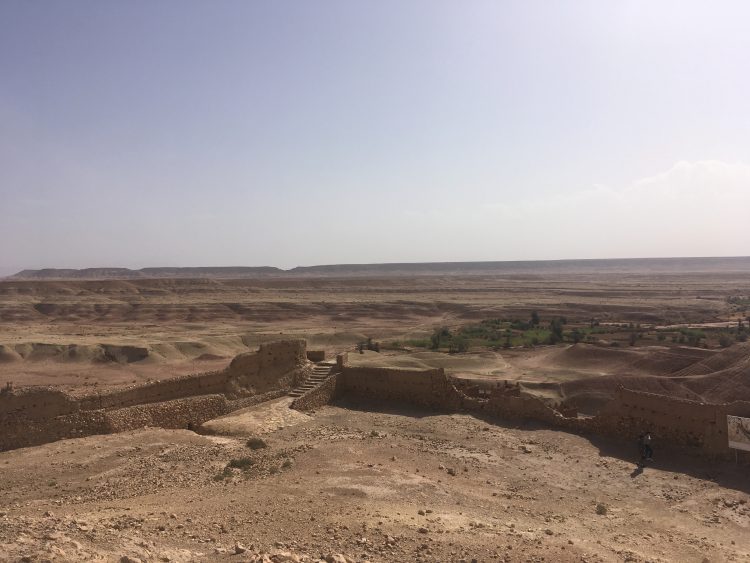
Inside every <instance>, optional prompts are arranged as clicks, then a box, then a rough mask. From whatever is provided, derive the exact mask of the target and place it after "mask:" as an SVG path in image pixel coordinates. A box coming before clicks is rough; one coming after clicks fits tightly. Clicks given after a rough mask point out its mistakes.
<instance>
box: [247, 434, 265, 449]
mask: <svg viewBox="0 0 750 563" xmlns="http://www.w3.org/2000/svg"><path fill="white" fill-rule="evenodd" d="M247 447H248V448H250V449H251V450H260V449H263V448H267V447H268V444H267V443H266V441H265V440H264V439H263V438H258V437H253V438H250V439H249V440H248V441H247Z"/></svg>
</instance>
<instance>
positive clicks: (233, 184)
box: [0, 0, 750, 273]
mask: <svg viewBox="0 0 750 563" xmlns="http://www.w3.org/2000/svg"><path fill="white" fill-rule="evenodd" d="M748 22H750V2H745V1H739V0H738V1H736V2H720V1H711V2H708V1H701V2H689V1H685V0H680V1H675V2H669V1H656V2H654V1H644V2H628V1H620V0H618V1H616V2H614V1H613V2H602V1H598V0H597V1H592V2H582V1H581V2H577V1H564V2H563V1H560V2H556V1H551V0H550V1H548V0H544V1H537V2H535V1H529V0H523V1H518V2H503V1H499V0H497V1H491V2H480V1H468V2H465V1H460V2H459V1H458V0H456V1H454V2H438V1H436V0H425V1H421V2H409V1H402V0H399V1H387V0H386V1H382V0H379V1H377V2H375V1H372V2H364V1H350V0H342V1H304V2H301V1H296V2H291V1H273V2H272V1H267V2H261V1H254V2H253V1H241V2H240V1H238V2H231V1H224V2H221V1H220V2H207V1H199V2H190V1H187V0H178V1H165V0H161V1H159V2H153V1H150V0H149V1H136V0H128V1H122V2H109V1H102V0H91V1H74V0H67V1H64V2H58V1H48V2H43V1H32V2H30V1H28V0H19V1H13V0H1V1H0V202H1V204H2V215H1V222H0V240H1V241H2V243H0V273H9V272H10V271H14V270H18V269H21V268H36V267H87V266H128V267H143V266H162V265H163V266H168V265H171V266H175V265H177V266H179V265H206V266H208V265H275V266H281V267H289V266H295V265H308V264H321V263H346V262H399V261H447V260H519V259H554V258H594V257H600V258H606V257H643V256H708V255H747V254H750V224H749V222H748V218H750V105H749V100H750V33H748Z"/></svg>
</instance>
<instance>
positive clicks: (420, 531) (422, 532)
mask: <svg viewBox="0 0 750 563" xmlns="http://www.w3.org/2000/svg"><path fill="white" fill-rule="evenodd" d="M429 531H430V530H428V529H427V528H425V527H424V526H422V527H421V528H419V529H418V530H417V532H419V533H420V534H427V533H429Z"/></svg>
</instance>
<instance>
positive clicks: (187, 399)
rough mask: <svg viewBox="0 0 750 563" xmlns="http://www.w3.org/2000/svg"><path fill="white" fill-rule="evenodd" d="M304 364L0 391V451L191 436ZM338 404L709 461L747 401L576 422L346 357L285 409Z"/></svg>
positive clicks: (298, 350) (514, 396)
mask: <svg viewBox="0 0 750 563" xmlns="http://www.w3.org/2000/svg"><path fill="white" fill-rule="evenodd" d="M310 366H311V364H310V363H309V360H308V357H307V354H306V343H305V341H304V340H289V341H281V342H274V343H270V344H264V345H261V347H260V349H259V350H258V351H257V352H252V353H246V354H241V355H239V356H237V357H236V358H234V360H233V361H232V363H231V364H230V365H229V366H228V367H227V368H226V369H224V370H221V371H215V372H208V373H202V374H197V375H190V376H185V377H178V378H175V379H169V380H166V381H160V382H155V383H149V384H145V385H138V386H133V387H130V388H125V389H119V390H115V391H106V392H102V393H95V394H90V395H87V396H84V397H81V398H75V397H72V396H70V395H68V394H66V393H64V392H62V391H59V390H54V389H49V388H43V389H23V390H19V391H12V390H5V391H4V392H3V393H2V394H0V450H6V449H12V448H18V447H24V446H32V445H37V444H42V443H46V442H50V441H53V440H58V439H62V438H72V437H80V436H88V435H91V434H106V433H110V432H120V431H123V430H129V429H134V428H139V427H143V426H160V427H163V428H196V429H197V428H198V427H199V426H200V425H201V424H202V423H203V422H205V421H207V420H210V419H213V418H216V417H219V416H221V415H224V414H227V413H229V412H231V411H234V410H237V409H240V408H243V407H246V406H250V405H252V404H255V403H258V402H261V401H266V400H269V399H272V398H276V397H280V396H282V395H285V394H287V393H288V392H289V391H290V390H291V389H292V388H293V387H295V386H297V385H299V384H300V383H301V382H303V381H305V380H306V379H307V378H308V376H309V373H310ZM474 391H477V392H474ZM341 397H345V398H347V399H350V400H353V401H365V402H368V403H380V404H407V405H413V406H418V407H420V408H426V409H431V410H435V411H442V412H473V413H477V414H481V415H485V416H489V417H494V418H497V419H504V420H529V421H538V422H542V423H545V424H548V425H551V426H555V427H559V428H564V429H567V430H570V431H573V432H584V433H593V434H598V435H606V436H609V437H613V438H616V439H619V440H625V441H631V442H632V441H633V440H634V439H635V437H636V436H637V435H638V434H639V433H641V432H643V431H644V430H646V429H648V430H650V431H651V432H652V433H653V434H654V435H655V436H657V437H658V439H659V441H660V443H663V444H665V445H667V444H668V445H671V446H677V447H682V448H686V449H689V450H692V451H695V452H699V453H703V454H709V455H716V456H726V455H728V454H729V453H730V450H729V447H728V441H727V418H726V417H727V415H736V416H750V402H743V401H736V402H732V403H725V404H707V403H699V402H695V401H689V400H685V399H676V398H671V397H666V396H663V395H656V394H651V393H644V392H638V391H632V390H628V389H625V388H622V387H621V388H619V389H618V391H617V393H616V396H615V398H614V399H613V400H612V401H610V402H609V403H608V404H606V405H605V407H604V408H603V409H602V410H601V411H600V412H599V413H598V414H597V415H596V416H578V415H577V413H575V412H570V411H564V412H561V411H558V410H555V409H554V408H552V407H551V406H549V405H548V404H547V403H545V402H544V401H542V400H540V399H538V398H536V397H533V396H529V395H525V394H523V393H521V392H520V388H518V387H516V386H514V385H511V386H508V385H498V386H497V387H495V388H492V389H489V390H482V392H479V391H478V390H475V389H471V388H470V387H468V388H467V387H466V386H465V385H461V383H460V382H459V381H457V380H453V379H451V378H450V377H448V376H446V374H445V372H444V371H443V370H442V369H428V370H415V369H400V368H378V367H356V366H350V365H348V362H347V356H346V355H345V354H343V355H339V356H338V357H337V361H336V365H335V367H334V368H333V369H332V372H331V375H330V376H329V377H327V379H325V380H324V381H322V383H320V384H319V385H316V386H315V387H313V388H312V389H311V390H309V391H307V392H305V393H304V394H303V395H302V396H300V397H298V398H296V399H295V400H294V401H293V402H292V404H291V406H292V407H293V408H295V409H298V410H308V411H309V410H313V409H316V408H319V407H321V406H323V405H326V404H328V403H330V402H332V401H334V400H336V399H337V398H341Z"/></svg>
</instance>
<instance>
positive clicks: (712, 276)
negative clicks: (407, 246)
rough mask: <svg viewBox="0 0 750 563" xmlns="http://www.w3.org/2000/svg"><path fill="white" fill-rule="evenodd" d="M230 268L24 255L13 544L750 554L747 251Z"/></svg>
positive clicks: (429, 553) (15, 346)
mask: <svg viewBox="0 0 750 563" xmlns="http://www.w3.org/2000/svg"><path fill="white" fill-rule="evenodd" d="M208 270H209V269H207V271H201V272H196V271H186V272H180V271H165V272H159V271H151V272H147V273H132V272H130V271H129V272H130V273H128V272H106V271H98V272H97V271H92V272H84V273H80V272H70V271H68V272H57V273H56V272H44V273H40V272H24V273H22V274H21V275H19V276H15V277H9V278H6V279H4V280H0V321H1V323H2V324H0V386H2V388H3V389H4V391H3V394H2V396H0V406H2V404H3V401H5V404H6V405H9V406H3V407H2V409H3V410H2V411H0V422H2V424H3V427H2V430H3V432H4V433H5V437H4V440H5V442H3V443H4V444H5V450H6V451H0V468H1V470H2V476H3V478H2V482H1V483H0V559H2V560H8V561H47V560H49V561H122V562H126V561H138V560H140V561H317V560H319V559H323V560H325V561H342V562H343V561H383V562H385V561H466V562H469V561H474V560H476V561H588V562H594V561H696V562H704V561H711V562H715V561H745V560H748V558H750V502H748V501H750V481H749V480H748V477H747V469H748V462H749V461H750V459H748V457H747V455H745V454H746V452H739V453H738V454H737V455H736V456H735V452H734V451H731V452H730V451H729V450H727V449H726V446H725V442H726V436H725V435H722V434H721V432H722V431H721V430H720V429H716V428H711V429H707V430H705V432H704V430H703V429H702V426H700V425H701V424H704V422H703V421H704V419H703V418H701V417H706V416H707V417H709V418H710V417H714V416H715V419H716V420H718V419H719V418H720V417H721V416H724V413H728V414H739V415H743V416H750V345H749V344H748V343H747V335H748V334H749V333H750V319H748V315H750V281H748V280H750V259H745V258H737V259H687V260H677V259H675V260H651V261H649V260H636V261H617V260H614V261H570V262H564V261H563V262H550V263H486V264H484V265H473V266H472V265H466V264H455V265H445V264H442V265H440V264H435V265H391V266H372V267H348V268H347V267H344V266H340V267H320V268H310V269H300V271H287V272H285V271H280V270H279V271H263V272H258V271H255V272H237V271H234V272H222V271H218V270H217V271H208ZM279 343H282V344H279ZM283 343H292V344H288V345H286V344H283ZM294 343H299V344H294ZM283 346H287V347H286V348H284V347H283ZM259 347H260V352H258V350H259ZM290 350H291V351H290ZM285 354H286V356H285ZM243 358H245V359H243ZM255 358H258V359H257V360H256V359H255ZM243 362H245V363H244V364H243ZM253 362H256V363H257V365H256V363H253ZM264 362H265V363H264ZM274 362H276V363H275V364H274ZM279 362H281V363H283V362H288V365H287V364H284V366H282V367H279V366H281V363H279ZM246 364H247V365H251V367H250V368H247V367H243V366H245V365H246ZM253 370H254V371H253ZM316 370H317V371H316ZM318 372H319V373H320V374H321V375H320V377H318V378H316V377H315V374H316V373H318ZM201 374H209V375H201ZM193 376H198V377H197V379H196V378H193ZM336 377H338V380H336ZM254 378H255V379H254ZM196 381H197V382H198V383H197V384H196V385H197V387H196V390H193V391H190V392H189V393H188V392H185V393H183V392H182V391H181V388H182V387H186V386H188V385H192V384H193V382H196ZM170 382H171V383H170ZM402 382H404V383H403V385H404V387H403V389H402V388H401V387H400V385H401V383H402ZM295 391H297V392H296V393H295ZM290 393H291V395H290ZM422 393H424V396H421V394H422ZM623 393H624V395H623ZM623 397H624V399H623ZM641 398H643V401H645V402H644V403H643V404H648V405H668V406H667V407H664V408H665V409H666V410H665V412H664V413H661V412H660V411H659V408H660V407H658V406H656V407H651V406H649V407H648V408H644V407H642V406H641V407H637V408H640V409H641V411H643V412H640V413H639V414H633V413H632V412H628V411H626V409H627V408H636V407H633V405H636V404H641V403H639V401H640V400H641ZM40 401H42V402H45V404H46V405H48V406H47V407H44V408H42V407H41V406H40V405H41V402H40ZM618 401H620V402H623V401H624V406H623V405H620V406H618V407H617V408H618V409H619V410H613V409H614V407H612V405H613V404H615V403H617V402H618ZM670 401H671V402H670ZM646 402H647V403H646ZM53 404H54V405H55V406H54V407H52V406H50V405H53ZM669 405H676V406H674V407H672V406H669ZM696 405H697V406H696ZM291 407H295V408H291ZM44 409H47V410H44ZM160 409H164V411H163V412H169V413H172V414H169V415H168V416H167V415H164V414H163V413H161V414H160ZM202 409H206V410H205V412H206V413H213V414H206V415H205V416H202V415H200V413H203V410H202ZM212 409H213V410H212ZM670 409H673V410H670ZM675 409H676V410H675ZM701 409H702V410H701ZM711 409H714V410H711ZM743 409H745V410H743ZM697 410H700V414H695V413H697ZM42 411H44V412H42ZM646 411H649V412H646ZM709 411H710V412H709ZM714 411H715V412H714ZM671 412H673V413H674V416H670V415H669V413H671ZM683 413H686V414H683ZM704 413H708V414H704ZM716 413H718V414H716ZM217 414H218V415H217ZM199 415H200V416H199ZM214 415H217V416H214ZM665 415H666V416H665ZM201 416H202V418H201ZM659 416H662V418H658V417H659ZM683 416H684V417H685V421H684V422H685V425H684V432H682V430H681V429H682V428H683V427H682V426H680V424H679V423H678V422H676V421H675V420H671V421H670V420H665V418H674V419H677V418H680V417H683ZM191 417H192V418H191ZM195 417H198V418H195ZM691 417H692V418H691ZM688 418H690V420H688ZM185 421H188V422H185ZM724 424H726V423H724ZM639 425H641V426H645V425H649V426H648V428H645V427H639ZM639 430H650V431H651V432H653V434H654V449H655V452H656V453H655V457H654V461H653V463H652V464H649V465H647V466H646V467H645V469H639V468H637V467H636V461H637V460H638V454H637V448H636V440H637V438H638V431H639ZM14 432H15V434H14ZM13 436H15V437H17V440H18V441H17V442H13V440H15V439H16V438H13ZM24 440H26V441H24Z"/></svg>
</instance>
